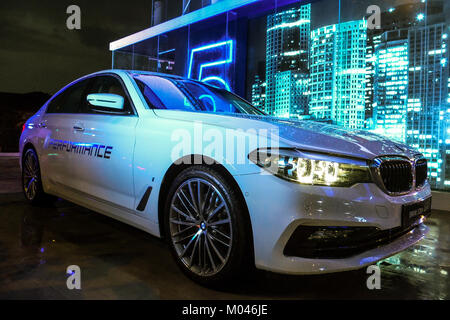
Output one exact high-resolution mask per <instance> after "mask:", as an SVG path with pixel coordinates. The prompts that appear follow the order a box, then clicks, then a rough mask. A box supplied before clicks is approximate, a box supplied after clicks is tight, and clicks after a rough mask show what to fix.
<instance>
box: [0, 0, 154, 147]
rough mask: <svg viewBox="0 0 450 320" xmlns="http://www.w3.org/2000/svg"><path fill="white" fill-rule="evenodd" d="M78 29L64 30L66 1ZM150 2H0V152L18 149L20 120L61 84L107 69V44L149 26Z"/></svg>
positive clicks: (109, 56) (102, 0)
mask: <svg viewBox="0 0 450 320" xmlns="http://www.w3.org/2000/svg"><path fill="white" fill-rule="evenodd" d="M72 4H76V5H78V6H79V7H80V8H81V30H69V29H67V27H66V20H67V18H68V17H69V14H67V13H66V10H67V7H68V6H69V5H72ZM150 19H151V0H127V1H126V2H124V1H107V0H94V1H93V0H91V1H86V0H75V1H74V0H70V1H69V0H53V1H51V0H39V1H37V0H26V1H18V0H15V1H12V0H2V1H0V152H14V151H17V150H18V135H19V134H20V130H21V128H22V125H23V123H24V121H25V120H26V119H27V118H28V117H30V116H31V115H32V114H33V113H34V112H36V111H37V110H38V109H39V107H40V106H42V104H43V103H44V102H45V101H46V100H47V99H48V98H49V97H50V95H52V94H54V93H55V92H57V91H58V90H59V89H60V88H62V87H63V86H64V85H66V84H67V83H69V82H71V81H73V80H75V79H77V78H79V77H81V76H83V75H86V74H89V73H92V72H96V71H99V70H103V69H109V68H110V67H111V52H110V51H109V43H110V42H111V41H114V40H117V39H119V38H121V37H124V36H127V35H129V34H132V33H134V32H137V31H140V30H142V29H145V28H147V27H149V26H150Z"/></svg>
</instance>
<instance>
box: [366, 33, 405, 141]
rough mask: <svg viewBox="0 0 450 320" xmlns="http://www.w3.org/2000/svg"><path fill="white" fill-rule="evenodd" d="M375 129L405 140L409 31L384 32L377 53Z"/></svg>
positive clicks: (374, 102)
mask: <svg viewBox="0 0 450 320" xmlns="http://www.w3.org/2000/svg"><path fill="white" fill-rule="evenodd" d="M374 57H375V59H374V65H375V69H374V72H375V77H374V83H373V84H374V93H373V121H374V130H373V131H374V132H376V133H379V134H382V135H385V136H387V137H389V138H392V139H396V140H398V141H401V142H405V134H406V108H407V103H408V61H409V60H408V30H407V29H402V30H395V31H387V32H385V33H383V34H382V35H381V37H380V39H379V43H378V44H377V45H376V46H375V53H374Z"/></svg>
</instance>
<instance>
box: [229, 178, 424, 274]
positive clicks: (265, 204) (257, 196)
mask: <svg viewBox="0 0 450 320" xmlns="http://www.w3.org/2000/svg"><path fill="white" fill-rule="evenodd" d="M235 179H236V181H237V183H238V184H239V186H240V187H241V190H242V191H243V194H244V196H245V200H246V203H247V206H248V209H249V213H250V219H251V223H252V231H253V242H254V243H253V245H254V251H255V264H256V267H257V268H260V269H265V270H269V271H273V272H278V273H288V274H313V273H327V272H337V271H345V270H352V269H358V268H361V267H363V266H365V265H370V264H373V263H374V262H376V261H378V260H380V259H383V258H386V257H389V256H391V255H393V254H395V253H397V252H400V251H402V250H404V249H406V248H408V247H409V246H411V245H413V244H414V243H416V242H417V241H419V240H421V239H422V238H423V237H424V236H425V235H426V233H427V232H428V228H427V227H426V226H424V225H423V224H420V225H418V226H416V227H415V228H412V229H410V230H408V232H407V233H404V232H403V233H399V234H397V236H396V237H392V239H389V241H384V242H383V243H380V244H379V245H377V246H375V247H373V246H372V247H368V248H367V250H364V251H362V252H361V250H360V251H356V252H354V253H352V254H350V255H348V254H347V255H343V256H342V257H339V256H336V257H333V258H327V257H325V258H322V257H321V258H316V257H314V258H311V257H298V256H289V255H286V252H285V248H286V245H287V243H288V241H289V239H290V238H291V237H292V235H293V234H294V232H295V230H297V228H298V227H300V226H329V227H339V226H341V227H356V228H358V227H373V228H376V229H377V230H379V231H380V232H383V231H387V230H398V228H400V227H401V225H402V217H401V216H402V206H403V205H405V204H411V203H415V202H418V201H422V200H424V199H426V198H428V197H429V196H430V195H431V190H430V187H429V185H426V186H425V187H423V188H422V189H421V190H418V191H414V192H411V193H410V194H407V195H403V196H397V197H392V196H389V195H387V194H385V193H384V192H382V191H381V190H380V189H379V188H378V187H377V186H376V185H375V184H373V183H364V184H356V185H354V186H352V187H350V188H335V187H321V186H304V185H299V184H296V183H293V182H289V181H285V180H283V179H280V178H278V177H275V176H273V175H271V174H268V173H266V172H263V173H260V174H251V175H242V176H235Z"/></svg>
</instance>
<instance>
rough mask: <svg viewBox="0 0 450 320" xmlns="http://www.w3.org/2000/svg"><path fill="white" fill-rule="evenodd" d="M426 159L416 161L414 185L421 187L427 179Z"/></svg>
mask: <svg viewBox="0 0 450 320" xmlns="http://www.w3.org/2000/svg"><path fill="white" fill-rule="evenodd" d="M427 170H428V168H427V160H425V159H419V160H417V161H416V187H421V186H423V185H424V184H425V181H426V180H427Z"/></svg>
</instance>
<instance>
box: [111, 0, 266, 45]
mask: <svg viewBox="0 0 450 320" xmlns="http://www.w3.org/2000/svg"><path fill="white" fill-rule="evenodd" d="M257 1H261V0H222V1H218V2H216V3H214V4H211V5H209V6H206V7H204V8H201V9H198V10H195V11H193V12H190V13H188V14H185V15H183V16H180V17H177V18H175V19H172V20H169V21H166V22H163V23H161V24H158V25H156V26H154V27H151V28H148V29H145V30H142V31H140V32H137V33H134V34H132V35H129V36H127V37H125V38H122V39H119V40H116V41H113V42H111V43H110V44H109V50H110V51H114V50H118V49H121V48H124V47H126V46H129V45H131V44H135V43H137V42H140V41H143V40H146V39H149V38H153V37H156V36H158V35H160V34H163V33H166V32H169V31H172V30H176V29H179V28H182V27H185V26H187V25H190V24H193V23H196V22H199V21H201V20H205V19H208V18H211V17H214V16H216V15H219V14H222V13H225V12H227V11H231V10H235V9H237V8H239V7H243V6H246V5H249V4H251V3H254V2H257Z"/></svg>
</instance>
